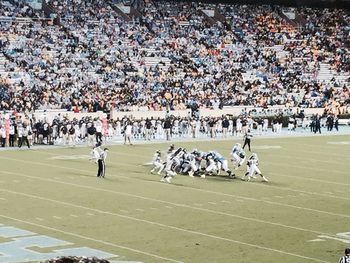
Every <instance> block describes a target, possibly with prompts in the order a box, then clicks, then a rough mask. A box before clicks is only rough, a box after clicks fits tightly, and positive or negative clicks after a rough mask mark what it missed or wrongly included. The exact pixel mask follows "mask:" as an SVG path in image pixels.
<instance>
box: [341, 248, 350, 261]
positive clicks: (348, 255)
mask: <svg viewBox="0 0 350 263" xmlns="http://www.w3.org/2000/svg"><path fill="white" fill-rule="evenodd" d="M344 254H345V255H344V256H342V257H341V258H340V259H339V263H350V248H346V249H345V252H344Z"/></svg>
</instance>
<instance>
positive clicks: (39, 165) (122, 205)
mask: <svg viewBox="0 0 350 263" xmlns="http://www.w3.org/2000/svg"><path fill="white" fill-rule="evenodd" d="M330 141H331V142H336V141H350V136H333V137H306V138H273V139H256V140H254V141H253V149H254V147H257V148H258V146H262V145H271V146H281V148H279V149H256V150H254V151H255V152H257V153H258V155H259V158H260V169H261V171H262V172H263V173H264V174H265V176H266V177H268V178H269V180H270V182H269V183H262V182H261V181H260V179H259V178H258V179H256V180H255V181H254V182H249V183H247V182H242V181H241V180H239V179H238V180H237V179H236V180H230V179H228V178H227V177H225V176H217V177H207V178H205V179H202V178H189V177H188V176H181V175H178V176H177V177H175V179H174V180H173V183H172V184H166V183H161V182H159V179H160V177H159V176H158V175H152V174H150V173H149V170H150V169H151V167H149V166H145V165H144V163H147V162H150V161H151V159H152V156H153V153H154V151H155V150H157V149H160V150H162V151H163V152H165V150H166V149H167V147H168V145H169V143H164V144H146V145H133V146H124V145H121V146H110V147H109V148H110V153H109V156H108V162H107V173H106V178H105V179H97V178H96V177H95V174H96V170H97V167H96V165H95V164H93V163H91V162H89V161H88V160H87V159H72V160H60V159H58V158H60V156H72V155H88V154H89V152H90V149H89V148H75V149H63V148H60V149H37V150H30V151H3V152H0V167H1V170H0V198H2V199H0V205H1V212H0V224H4V225H8V226H15V227H18V228H22V229H25V230H29V231H33V232H35V233H39V234H44V235H48V236H51V237H55V238H59V239H62V240H65V241H69V242H72V243H74V244H76V245H79V246H87V247H90V248H95V249H99V250H103V251H106V252H109V253H112V254H115V255H119V257H118V258H115V260H130V261H131V260H134V261H142V262H247V263H248V262H249V263H250V262H293V263H294V262H337V260H338V258H339V256H340V255H341V254H342V253H343V250H344V247H346V246H349V244H345V243H343V242H341V241H339V240H334V239H329V238H321V239H323V240H324V241H319V242H315V241H310V240H314V239H318V238H319V237H318V236H320V235H323V236H330V237H333V238H338V236H336V234H337V233H341V232H349V231H350V202H349V201H350V188H349V186H350V171H349V167H350V155H349V153H350V145H337V144H328V142H330ZM235 142H237V141H235V140H232V141H208V142H184V143H176V146H177V147H186V148H187V149H192V148H198V149H200V150H210V149H212V150H217V151H219V152H220V153H222V154H223V155H224V156H226V158H228V157H229V151H230V149H231V148H232V146H233V145H234V143H235ZM260 148H261V147H260ZM230 166H231V164H230ZM244 172H245V166H244V167H241V168H240V170H238V171H237V172H236V174H237V176H238V177H240V176H242V175H243V174H244ZM72 215H74V217H73V216H72ZM57 217H59V218H57ZM38 218H39V219H38ZM0 242H1V240H0ZM349 242H350V240H349ZM44 251H45V250H44Z"/></svg>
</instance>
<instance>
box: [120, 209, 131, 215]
mask: <svg viewBox="0 0 350 263" xmlns="http://www.w3.org/2000/svg"><path fill="white" fill-rule="evenodd" d="M119 211H120V212H123V213H127V214H128V213H129V211H126V210H121V209H120V210H119Z"/></svg>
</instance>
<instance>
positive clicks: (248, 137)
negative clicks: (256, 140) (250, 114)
mask: <svg viewBox="0 0 350 263" xmlns="http://www.w3.org/2000/svg"><path fill="white" fill-rule="evenodd" d="M251 138H253V135H252V133H251V132H250V129H248V131H247V132H246V134H245V135H244V144H243V149H244V147H245V146H246V145H248V149H249V151H251V150H250V140H251Z"/></svg>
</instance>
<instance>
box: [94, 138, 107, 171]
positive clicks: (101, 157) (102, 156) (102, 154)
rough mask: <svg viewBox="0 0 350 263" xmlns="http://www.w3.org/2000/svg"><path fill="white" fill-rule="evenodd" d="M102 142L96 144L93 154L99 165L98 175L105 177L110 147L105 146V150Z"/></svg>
mask: <svg viewBox="0 0 350 263" xmlns="http://www.w3.org/2000/svg"><path fill="white" fill-rule="evenodd" d="M100 146H101V143H100V142H98V143H97V144H96V147H94V149H93V150H92V156H93V158H94V159H95V162H96V163H97V165H98V170H97V177H102V178H104V177H105V173H106V163H105V161H106V158H107V152H108V148H104V149H103V150H102V149H101V147H100Z"/></svg>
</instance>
